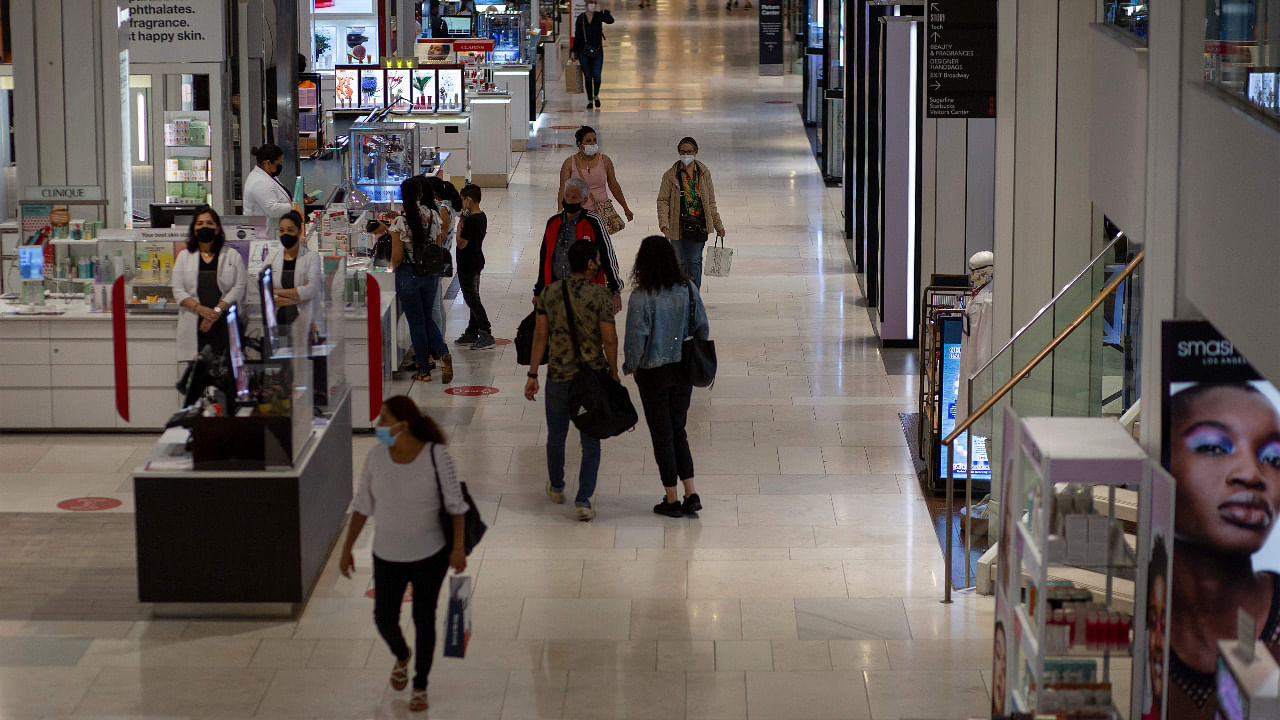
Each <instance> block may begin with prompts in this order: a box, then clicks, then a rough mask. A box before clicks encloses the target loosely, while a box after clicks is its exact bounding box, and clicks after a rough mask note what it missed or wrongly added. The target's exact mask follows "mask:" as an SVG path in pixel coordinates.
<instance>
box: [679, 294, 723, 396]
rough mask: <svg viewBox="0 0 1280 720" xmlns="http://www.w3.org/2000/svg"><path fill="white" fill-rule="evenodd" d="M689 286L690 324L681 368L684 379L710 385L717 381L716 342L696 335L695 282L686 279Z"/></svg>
mask: <svg viewBox="0 0 1280 720" xmlns="http://www.w3.org/2000/svg"><path fill="white" fill-rule="evenodd" d="M685 282H686V283H688V288H689V324H688V326H687V327H686V329H685V335H684V338H685V339H684V344H683V345H682V346H681V347H680V370H681V374H682V375H684V379H685V380H686V381H687V382H688V383H689V384H690V385H693V386H694V387H710V386H711V385H714V384H715V382H716V343H715V341H714V340H710V339H707V340H703V339H701V338H699V337H697V335H696V330H697V325H696V324H695V322H696V321H695V318H694V309H695V308H696V307H697V305H696V304H695V301H694V298H693V282H692V281H689V280H686V281H685Z"/></svg>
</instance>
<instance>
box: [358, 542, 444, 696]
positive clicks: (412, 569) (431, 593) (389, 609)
mask: <svg viewBox="0 0 1280 720" xmlns="http://www.w3.org/2000/svg"><path fill="white" fill-rule="evenodd" d="M448 572H449V551H448V550H447V549H446V550H441V551H440V552H438V553H436V554H435V555H432V556H431V557H427V558H423V559H421V560H415V561H414V562H391V561H389V560H383V559H381V558H379V557H378V556H377V555H374V556H373V591H374V600H373V624H374V625H376V626H377V628H378V634H379V635H381V636H382V639H383V640H385V641H386V642H387V646H388V647H390V648H391V654H392V655H395V656H396V659H397V660H401V661H403V660H405V659H406V658H408V657H409V644H408V643H406V642H405V639H404V633H403V632H401V630H400V606H401V605H402V604H403V602H404V589H405V586H407V585H410V584H412V585H413V627H414V629H415V631H416V637H415V638H414V641H413V644H414V660H413V689H414V690H425V689H426V688H427V675H430V674H431V656H432V655H434V654H435V649H436V600H437V598H439V597H440V586H441V585H443V584H444V576H445V574H446V573H448Z"/></svg>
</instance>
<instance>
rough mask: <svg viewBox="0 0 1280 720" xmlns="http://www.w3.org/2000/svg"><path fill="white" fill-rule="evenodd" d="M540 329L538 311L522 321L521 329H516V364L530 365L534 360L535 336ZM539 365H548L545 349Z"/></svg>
mask: <svg viewBox="0 0 1280 720" xmlns="http://www.w3.org/2000/svg"><path fill="white" fill-rule="evenodd" d="M537 328H538V311H537V310H534V311H533V312H531V313H529V316H528V317H526V318H525V319H524V320H521V321H520V327H518V328H516V339H515V342H514V345H515V346H516V364H517V365H528V364H529V363H530V362H531V361H532V360H533V335H534V332H535V331H536V330H537ZM538 364H539V365H546V364H547V352H546V350H545V348H544V349H543V353H542V361H541V362H539V363H538Z"/></svg>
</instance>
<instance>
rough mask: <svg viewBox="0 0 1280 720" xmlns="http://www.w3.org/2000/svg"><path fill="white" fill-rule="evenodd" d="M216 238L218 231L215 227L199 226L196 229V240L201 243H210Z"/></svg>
mask: <svg viewBox="0 0 1280 720" xmlns="http://www.w3.org/2000/svg"><path fill="white" fill-rule="evenodd" d="M217 239H218V231H217V229H215V228H207V227H206V228H200V229H199V230H196V242H198V243H200V244H201V245H211V244H212V243H213V241H214V240H217Z"/></svg>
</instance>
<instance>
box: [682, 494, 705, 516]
mask: <svg viewBox="0 0 1280 720" xmlns="http://www.w3.org/2000/svg"><path fill="white" fill-rule="evenodd" d="M682 509H683V510H684V514H685V515H692V514H694V513H696V512H698V511H699V510H701V509H702V498H699V497H698V493H694V494H692V495H685V496H684V505H683V506H682Z"/></svg>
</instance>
